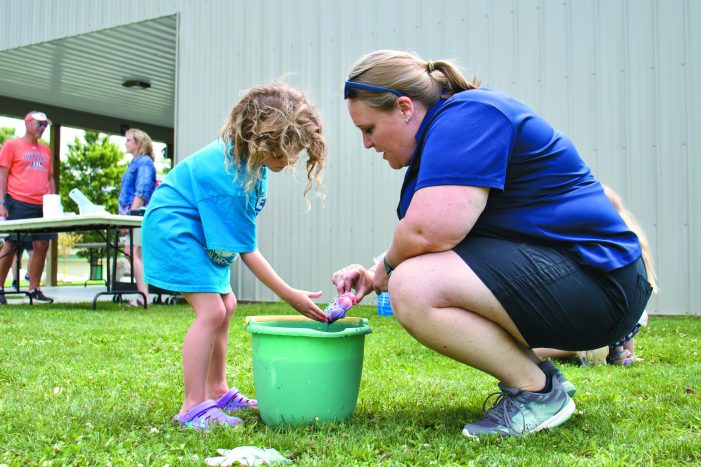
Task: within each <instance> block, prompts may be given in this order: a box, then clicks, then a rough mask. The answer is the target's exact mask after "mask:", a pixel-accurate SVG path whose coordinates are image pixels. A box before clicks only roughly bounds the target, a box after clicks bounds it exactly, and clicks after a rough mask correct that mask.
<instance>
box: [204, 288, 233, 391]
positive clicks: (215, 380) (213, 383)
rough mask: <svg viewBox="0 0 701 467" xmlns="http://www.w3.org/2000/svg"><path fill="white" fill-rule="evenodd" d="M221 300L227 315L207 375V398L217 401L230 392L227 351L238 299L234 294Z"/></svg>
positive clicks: (215, 341)
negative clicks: (227, 373) (230, 328)
mask: <svg viewBox="0 0 701 467" xmlns="http://www.w3.org/2000/svg"><path fill="white" fill-rule="evenodd" d="M221 299H222V302H223V303H224V308H225V309H226V315H225V318H224V323H223V324H222V326H221V327H220V328H219V333H218V334H217V337H216V339H215V340H214V348H213V350H212V361H211V362H210V364H209V372H208V373H207V398H208V399H213V400H215V401H216V400H218V399H219V398H220V397H221V396H223V395H224V394H226V391H228V390H229V386H228V384H227V382H226V351H227V349H228V346H229V324H230V323H231V318H232V317H233V316H234V311H235V310H236V297H235V296H234V294H233V293H230V294H226V295H221Z"/></svg>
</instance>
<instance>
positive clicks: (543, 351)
mask: <svg viewBox="0 0 701 467" xmlns="http://www.w3.org/2000/svg"><path fill="white" fill-rule="evenodd" d="M533 352H535V354H536V355H537V356H538V358H540V359H541V360H542V359H545V358H568V357H576V356H577V352H574V351H569V350H559V349H549V348H546V347H538V348H535V349H533Z"/></svg>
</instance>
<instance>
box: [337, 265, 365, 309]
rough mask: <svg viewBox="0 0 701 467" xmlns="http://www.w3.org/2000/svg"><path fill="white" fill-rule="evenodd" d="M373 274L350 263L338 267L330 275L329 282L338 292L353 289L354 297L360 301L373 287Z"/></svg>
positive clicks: (341, 292)
mask: <svg viewBox="0 0 701 467" xmlns="http://www.w3.org/2000/svg"><path fill="white" fill-rule="evenodd" d="M374 276H375V274H374V273H373V272H372V271H369V270H367V269H365V268H364V267H362V266H361V265H359V264H351V265H350V266H346V267H345V268H343V269H339V270H338V271H336V272H334V273H333V275H332V276H331V282H333V284H334V285H335V286H336V290H337V291H338V293H339V294H343V293H346V292H351V291H353V290H355V298H356V299H357V300H358V302H360V301H361V300H362V299H363V297H365V296H366V295H367V294H368V293H370V292H371V291H372V289H373V278H374Z"/></svg>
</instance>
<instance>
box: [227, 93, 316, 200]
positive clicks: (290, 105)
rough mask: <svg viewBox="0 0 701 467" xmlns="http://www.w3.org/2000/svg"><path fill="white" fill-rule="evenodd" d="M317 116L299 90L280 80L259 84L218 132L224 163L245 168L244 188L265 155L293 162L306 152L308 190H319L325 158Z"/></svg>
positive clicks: (253, 183)
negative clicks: (225, 145)
mask: <svg viewBox="0 0 701 467" xmlns="http://www.w3.org/2000/svg"><path fill="white" fill-rule="evenodd" d="M322 130H323V129H322V124H321V118H320V117H319V114H318V112H317V110H316V108H315V107H313V106H312V105H311V104H310V103H309V102H308V101H307V99H306V97H305V96H304V94H303V93H302V92H301V91H299V90H297V89H295V88H294V87H292V86H290V85H288V84H287V83H284V82H275V83H269V84H261V85H258V86H255V87H254V88H252V89H249V90H248V91H246V92H245V93H244V96H243V98H242V99H241V100H240V101H239V102H238V103H237V104H236V105H235V106H234V108H233V109H232V110H231V113H230V114H229V117H228V118H227V120H226V122H225V124H224V128H222V130H221V133H220V136H221V139H222V141H224V143H225V144H227V147H228V148H229V149H228V154H227V156H228V157H227V165H228V166H230V167H233V168H235V169H239V170H236V173H237V176H238V174H239V173H240V169H245V180H244V182H243V186H244V190H245V191H246V192H249V191H251V190H252V189H254V188H255V186H256V184H257V182H258V181H259V180H260V179H261V171H262V167H263V161H264V160H265V159H266V158H268V157H271V156H272V157H274V158H276V159H284V158H287V160H288V161H289V162H290V163H291V164H293V163H294V162H295V161H296V160H297V158H298V155H299V153H300V152H301V151H302V150H306V153H307V157H308V158H307V180H308V183H307V186H306V188H305V190H304V197H305V199H306V196H307V193H308V192H309V191H310V190H311V189H312V186H313V185H314V183H316V186H315V187H314V188H315V193H316V195H317V196H318V197H323V196H322V195H321V193H320V192H319V188H320V187H321V183H322V180H323V175H322V169H323V168H324V162H325V161H326V142H325V141H324V138H323V136H322Z"/></svg>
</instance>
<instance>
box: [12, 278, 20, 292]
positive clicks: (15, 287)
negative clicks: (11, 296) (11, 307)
mask: <svg viewBox="0 0 701 467" xmlns="http://www.w3.org/2000/svg"><path fill="white" fill-rule="evenodd" d="M11 288H13V289H15V290H17V289H19V284H18V283H17V279H13V280H12V285H11Z"/></svg>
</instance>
